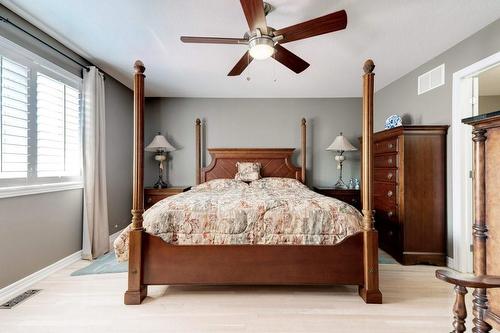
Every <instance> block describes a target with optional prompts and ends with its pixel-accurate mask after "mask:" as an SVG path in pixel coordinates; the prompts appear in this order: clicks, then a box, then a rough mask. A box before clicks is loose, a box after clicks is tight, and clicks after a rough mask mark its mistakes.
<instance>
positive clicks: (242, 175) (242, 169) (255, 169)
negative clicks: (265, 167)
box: [234, 162, 261, 182]
mask: <svg viewBox="0 0 500 333" xmlns="http://www.w3.org/2000/svg"><path fill="white" fill-rule="evenodd" d="M236 166H237V167H238V173H237V174H236V176H234V179H237V180H241V181H244V182H251V181H254V180H257V179H260V167H261V165H260V163H258V162H237V163H236Z"/></svg>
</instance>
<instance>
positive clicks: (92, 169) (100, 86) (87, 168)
mask: <svg viewBox="0 0 500 333" xmlns="http://www.w3.org/2000/svg"><path fill="white" fill-rule="evenodd" d="M83 94H84V96H83V100H84V126H83V132H84V135H83V175H84V199H83V244H82V258H83V259H89V260H91V259H93V258H97V257H99V256H101V255H103V254H105V253H106V252H108V251H109V228H108V206H107V189H106V141H105V139H106V135H105V134H106V133H105V106H104V76H103V74H102V73H100V72H99V71H98V69H97V68H95V67H91V68H90V70H89V71H88V72H87V71H84V75H83Z"/></svg>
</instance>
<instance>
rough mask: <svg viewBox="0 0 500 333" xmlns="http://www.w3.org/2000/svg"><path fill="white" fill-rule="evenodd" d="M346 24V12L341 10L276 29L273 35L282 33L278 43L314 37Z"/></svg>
mask: <svg viewBox="0 0 500 333" xmlns="http://www.w3.org/2000/svg"><path fill="white" fill-rule="evenodd" d="M346 26H347V13H346V12H345V10H341V11H338V12H335V13H331V14H328V15H325V16H321V17H318V18H315V19H312V20H309V21H306V22H302V23H299V24H295V25H292V26H289V27H286V28H283V29H279V30H276V31H275V32H274V35H275V36H279V35H282V36H283V39H282V40H280V41H279V43H280V44H283V43H288V42H292V41H294V40H299V39H304V38H309V37H314V36H318V35H323V34H327V33H329V32H334V31H338V30H342V29H345V28H346Z"/></svg>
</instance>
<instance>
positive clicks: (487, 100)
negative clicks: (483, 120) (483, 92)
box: [479, 96, 500, 114]
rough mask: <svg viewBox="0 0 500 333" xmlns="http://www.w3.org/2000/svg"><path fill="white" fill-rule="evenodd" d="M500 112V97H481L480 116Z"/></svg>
mask: <svg viewBox="0 0 500 333" xmlns="http://www.w3.org/2000/svg"><path fill="white" fill-rule="evenodd" d="M499 110H500V96H479V114H484V113H489V112H493V111H499Z"/></svg>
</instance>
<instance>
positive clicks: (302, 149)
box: [300, 118, 307, 184]
mask: <svg viewBox="0 0 500 333" xmlns="http://www.w3.org/2000/svg"><path fill="white" fill-rule="evenodd" d="M300 130H301V131H300V134H301V139H302V140H301V147H300V153H301V160H302V161H301V163H300V164H301V166H300V167H301V175H300V176H301V178H302V183H303V184H305V183H306V158H307V156H306V140H307V137H306V136H307V133H306V118H302V121H301V125H300Z"/></svg>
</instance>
